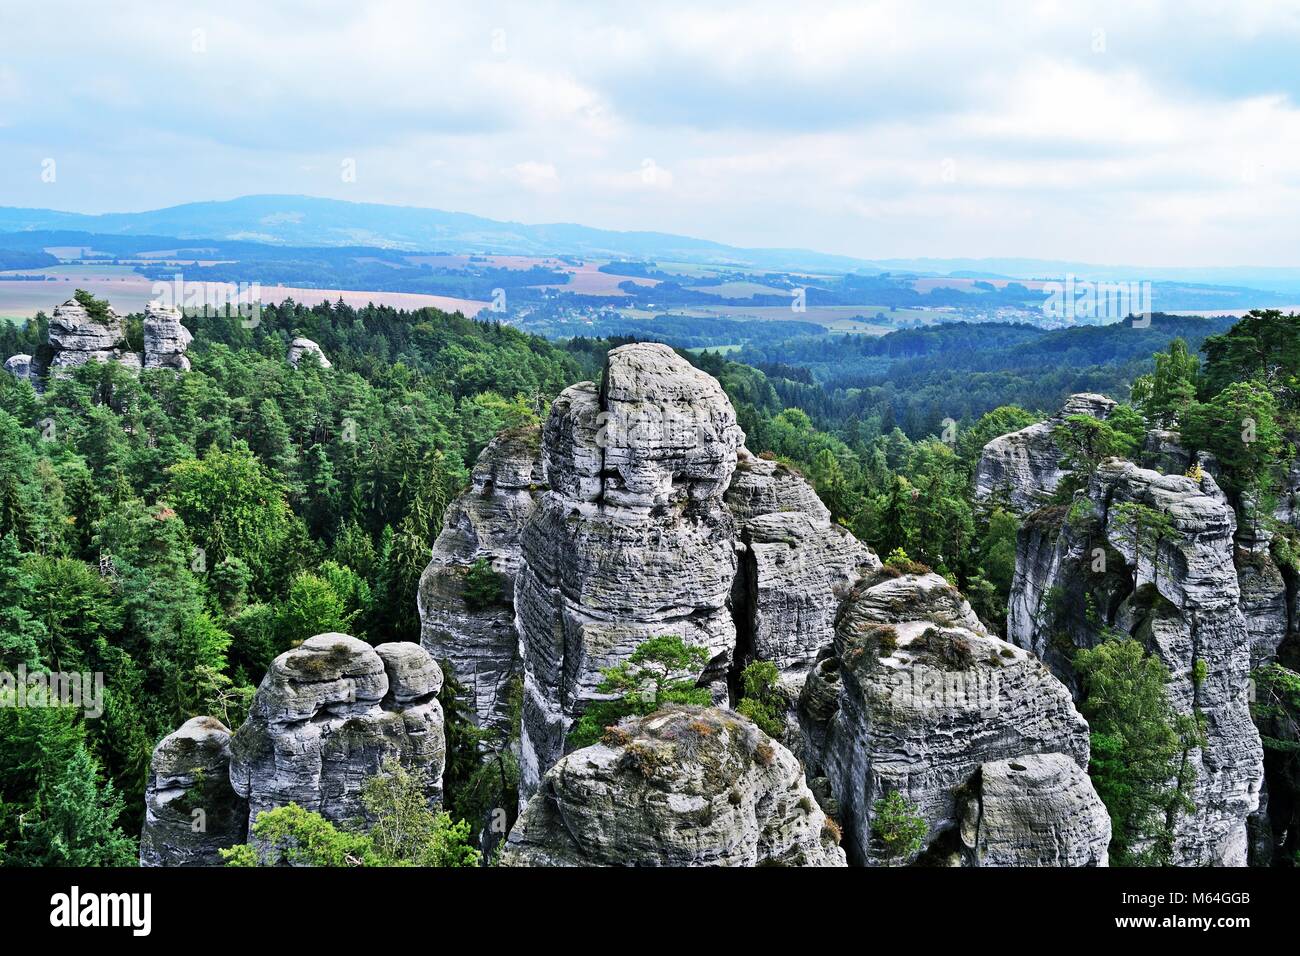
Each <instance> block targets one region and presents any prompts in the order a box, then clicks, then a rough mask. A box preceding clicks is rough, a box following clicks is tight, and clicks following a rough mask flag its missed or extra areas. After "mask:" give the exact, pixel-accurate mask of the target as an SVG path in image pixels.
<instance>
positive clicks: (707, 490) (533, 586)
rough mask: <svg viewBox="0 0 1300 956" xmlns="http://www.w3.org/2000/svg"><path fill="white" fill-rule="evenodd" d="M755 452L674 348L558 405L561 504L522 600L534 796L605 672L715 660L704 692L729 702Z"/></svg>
mask: <svg viewBox="0 0 1300 956" xmlns="http://www.w3.org/2000/svg"><path fill="white" fill-rule="evenodd" d="M743 440H744V435H743V433H742V432H741V430H740V428H739V427H738V426H737V425H736V416H735V411H734V410H733V409H732V407H731V402H730V401H728V399H727V396H726V394H725V393H724V392H723V391H722V387H721V386H720V385H719V384H718V382H717V381H716V380H715V379H713V378H711V377H710V376H708V375H706V374H705V373H703V372H700V371H698V370H696V369H695V368H693V367H692V366H691V365H690V364H689V363H687V362H686V361H685V360H683V359H681V358H679V357H678V356H677V355H676V354H675V353H674V352H673V351H672V350H671V349H669V348H667V347H666V346H661V345H650V344H637V345H627V346H623V347H622V348H617V349H614V350H612V351H611V352H610V353H609V356H608V359H607V362H606V366H605V370H604V375H603V376H602V381H601V386H600V388H599V389H597V387H596V386H595V385H594V384H593V383H590V382H583V383H580V384H578V385H574V386H571V387H570V388H567V389H565V391H564V392H563V393H561V394H560V396H559V397H558V398H557V399H556V400H555V403H554V405H553V406H552V409H551V414H550V417H549V418H548V420H547V422H546V425H545V429H544V432H543V440H542V462H543V470H544V473H545V480H546V483H547V485H548V490H547V491H545V492H544V493H543V494H542V495H541V497H540V499H539V501H538V502H537V506H536V509H535V510H534V512H533V514H532V516H531V518H530V519H529V521H528V524H527V525H526V526H525V528H524V531H523V535H522V542H523V557H524V566H523V568H522V571H521V573H520V575H519V580H518V583H517V585H516V591H515V601H516V605H517V615H518V625H519V630H520V635H521V641H522V653H523V663H524V717H523V728H522V754H521V761H522V768H521V769H522V781H521V791H522V793H523V794H524V795H525V796H526V795H528V794H531V793H532V792H533V790H535V789H536V787H537V786H538V784H539V783H540V781H541V776H542V774H543V773H544V772H545V771H546V770H547V769H548V768H550V767H551V766H552V765H553V764H554V763H555V762H556V761H557V760H558V759H559V758H560V756H561V755H562V754H563V752H564V739H565V735H566V733H567V731H568V728H569V726H570V724H571V723H572V721H573V719H574V718H575V717H577V716H578V715H579V714H580V713H581V712H582V710H583V709H584V708H585V706H586V705H587V703H588V702H589V701H591V700H594V699H596V697H597V696H598V692H597V690H596V688H597V685H598V684H599V683H600V680H601V674H600V672H601V669H602V668H605V667H610V666H613V665H614V664H617V663H618V662H619V661H621V660H624V659H626V658H627V657H628V656H630V655H631V653H632V652H633V651H634V650H635V649H636V648H637V646H639V645H640V644H641V643H643V642H644V641H646V640H648V639H649V638H651V637H655V636H659V635H665V634H671V635H676V636H678V637H681V638H682V639H683V640H684V641H685V642H686V643H687V644H692V645H697V646H701V647H704V648H707V649H708V651H709V654H710V656H711V663H710V665H709V666H708V667H707V668H706V672H705V673H704V674H702V675H700V680H701V682H702V683H704V684H712V685H713V686H714V688H715V699H725V694H726V688H725V682H724V678H725V676H726V673H727V669H728V667H729V665H730V663H731V660H732V651H733V649H734V647H735V644H736V628H735V624H734V623H733V621H732V618H731V615H730V612H729V609H728V598H729V596H730V593H731V586H732V580H733V578H734V577H735V572H736V553H735V546H734V540H735V522H734V519H733V518H732V516H731V513H730V512H729V511H728V510H727V508H726V506H725V505H724V504H723V501H722V495H723V492H724V491H725V490H726V488H727V485H728V482H729V481H730V479H731V475H732V471H733V470H734V469H735V466H736V456H737V451H738V449H739V448H740V445H741V443H742V441H743Z"/></svg>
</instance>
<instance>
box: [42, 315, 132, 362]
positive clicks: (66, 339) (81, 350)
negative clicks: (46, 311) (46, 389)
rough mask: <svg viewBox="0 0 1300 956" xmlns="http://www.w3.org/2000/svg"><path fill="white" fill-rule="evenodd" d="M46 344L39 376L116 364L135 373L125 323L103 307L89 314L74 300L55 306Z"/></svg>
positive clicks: (118, 316)
mask: <svg viewBox="0 0 1300 956" xmlns="http://www.w3.org/2000/svg"><path fill="white" fill-rule="evenodd" d="M49 344H50V349H51V351H52V355H51V357H50V358H49V360H48V364H47V365H46V367H44V368H42V369H40V370H39V373H40V374H42V375H43V374H45V373H46V372H48V374H50V375H53V376H55V377H58V376H61V375H68V374H70V373H71V372H72V370H73V369H77V368H80V367H81V366H83V365H85V364H86V363H87V362H117V363H119V364H122V365H124V366H126V367H127V368H129V369H131V370H133V371H135V370H138V369H139V368H140V365H141V359H140V356H139V355H137V354H135V353H133V352H131V351H130V350H129V349H128V348H127V344H126V323H125V322H124V321H123V319H122V317H121V316H120V315H118V314H117V313H116V312H114V311H113V309H112V308H111V307H108V306H105V307H104V309H103V311H102V312H100V313H98V314H94V315H92V314H91V313H90V312H88V311H87V310H86V307H85V306H83V305H82V304H81V303H80V302H78V301H77V300H76V299H75V298H74V299H69V300H68V301H67V302H65V303H63V304H62V305H60V306H58V307H57V308H55V310H54V314H53V315H52V316H50V326H49Z"/></svg>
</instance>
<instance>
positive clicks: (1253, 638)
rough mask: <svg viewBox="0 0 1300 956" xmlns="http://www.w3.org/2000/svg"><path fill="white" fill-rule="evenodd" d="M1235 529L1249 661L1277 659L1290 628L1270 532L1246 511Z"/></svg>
mask: <svg viewBox="0 0 1300 956" xmlns="http://www.w3.org/2000/svg"><path fill="white" fill-rule="evenodd" d="M1243 513H1245V514H1246V517H1245V518H1244V519H1243V520H1242V521H1241V524H1240V526H1239V527H1238V529H1237V539H1236V544H1237V550H1236V553H1235V559H1236V565H1237V586H1238V588H1239V589H1240V591H1241V601H1240V605H1241V613H1242V615H1243V616H1244V617H1245V619H1246V629H1247V630H1248V631H1249V632H1250V663H1251V666H1252V667H1259V666H1261V665H1263V664H1267V663H1268V662H1270V661H1273V660H1276V659H1277V654H1278V649H1279V648H1280V647H1281V646H1282V642H1283V641H1285V640H1286V638H1287V635H1288V634H1289V633H1290V628H1291V608H1290V596H1289V591H1288V588H1287V582H1286V578H1285V577H1284V576H1283V574H1282V571H1281V569H1280V568H1279V567H1278V566H1277V562H1276V561H1274V560H1273V555H1272V553H1271V550H1270V544H1271V542H1272V540H1273V535H1272V534H1271V533H1270V532H1269V531H1267V530H1266V529H1265V528H1264V527H1263V526H1262V525H1261V524H1260V523H1259V522H1258V521H1257V520H1254V519H1253V516H1252V515H1251V514H1250V513H1248V512H1243Z"/></svg>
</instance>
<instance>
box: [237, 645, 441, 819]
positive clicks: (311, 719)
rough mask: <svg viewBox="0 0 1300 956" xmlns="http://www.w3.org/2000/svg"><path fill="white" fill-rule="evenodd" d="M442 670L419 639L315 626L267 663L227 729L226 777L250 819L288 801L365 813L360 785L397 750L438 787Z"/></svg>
mask: <svg viewBox="0 0 1300 956" xmlns="http://www.w3.org/2000/svg"><path fill="white" fill-rule="evenodd" d="M441 688H442V671H441V670H440V669H439V667H438V665H437V663H436V662H435V661H434V660H433V659H432V658H431V657H429V655H428V653H427V652H426V651H424V650H423V649H422V648H420V646H419V645H417V644H409V643H392V644H381V645H379V646H378V647H371V646H370V645H369V644H366V643H365V642H364V641H359V640H357V639H356V638H354V637H349V636H347V635H346V634H318V635H316V636H315V637H312V638H309V639H308V640H306V641H304V642H303V643H302V644H301V645H299V646H298V647H297V648H295V649H293V650H291V651H287V652H286V653H284V654H281V655H280V656H279V657H277V658H276V659H275V661H274V662H273V663H272V664H271V669H270V670H269V671H268V672H267V674H266V676H265V677H264V678H263V679H262V683H261V685H260V686H259V687H258V689H257V695H256V697H255V698H254V699H253V706H252V710H251V711H250V713H249V717H248V720H247V721H246V722H245V723H244V725H243V726H242V727H240V728H239V730H238V731H237V732H236V733H235V735H234V737H233V738H232V739H231V743H230V750H231V763H230V780H231V783H232V785H233V786H234V789H235V792H236V793H238V794H239V796H241V797H243V798H244V799H246V800H247V801H248V810H249V824H250V826H251V824H252V823H253V822H254V821H255V820H256V819H257V815H258V814H259V813H261V812H262V811H263V810H272V809H274V808H276V807H280V806H284V805H285V804H288V803H290V802H293V803H297V804H298V805H299V806H301V807H304V808H305V809H308V810H314V811H316V812H318V813H320V814H321V815H323V816H324V817H326V818H327V819H329V820H331V821H333V822H335V823H345V822H349V821H353V820H356V819H359V818H361V817H363V815H364V814H363V808H362V805H361V799H360V797H361V789H362V787H363V786H364V785H365V782H366V780H367V779H368V778H370V777H371V776H374V775H375V774H377V773H379V771H380V768H381V767H382V765H383V763H384V761H385V760H386V759H389V758H395V759H396V760H398V761H399V762H400V763H401V764H402V765H403V766H404V767H406V768H407V769H410V770H415V771H421V772H423V773H424V775H425V779H426V782H427V787H428V790H427V792H428V795H429V798H430V800H431V801H432V800H439V799H441V796H442V770H443V763H444V760H445V756H446V743H445V739H444V735H443V716H442V707H441V705H440V704H439V703H438V701H437V693H438V691H439V690H441Z"/></svg>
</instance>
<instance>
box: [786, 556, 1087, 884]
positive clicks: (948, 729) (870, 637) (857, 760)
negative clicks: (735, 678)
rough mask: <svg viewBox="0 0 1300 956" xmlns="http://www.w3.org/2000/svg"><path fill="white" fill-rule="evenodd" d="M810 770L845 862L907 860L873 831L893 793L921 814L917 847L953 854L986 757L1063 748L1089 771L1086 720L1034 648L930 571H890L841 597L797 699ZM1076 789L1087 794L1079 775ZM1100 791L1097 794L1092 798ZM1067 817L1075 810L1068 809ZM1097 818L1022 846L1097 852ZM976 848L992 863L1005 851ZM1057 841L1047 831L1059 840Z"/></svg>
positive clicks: (1044, 855) (1047, 853) (1024, 849)
mask: <svg viewBox="0 0 1300 956" xmlns="http://www.w3.org/2000/svg"><path fill="white" fill-rule="evenodd" d="M801 713H802V716H803V721H804V725H805V733H806V736H807V738H808V741H809V744H808V748H809V750H808V754H807V755H806V758H805V762H806V763H807V764H808V765H809V775H810V776H811V777H825V778H826V780H827V784H828V786H829V789H830V792H831V795H832V797H833V799H834V802H835V805H836V807H837V809H838V811H839V813H840V823H841V825H842V826H843V828H844V841H845V842H844V845H845V849H846V851H847V853H848V857H849V860H850V861H851V862H854V863H859V864H867V865H873V864H881V863H887V862H905V861H906V860H909V859H912V858H914V857H915V855H917V854H908V855H907V856H906V857H905V859H904V860H899V859H896V858H895V857H894V854H895V853H896V851H894V850H891V849H890V848H889V847H887V846H886V845H884V844H883V843H882V842H881V840H880V838H879V835H878V834H876V833H875V832H873V824H874V822H875V820H876V817H877V816H878V814H879V812H880V806H881V805H880V801H882V800H883V799H885V798H886V797H888V796H889V795H890V794H891V793H893V792H895V791H897V792H900V793H902V794H903V796H904V798H905V799H906V800H907V801H908V802H909V803H910V804H911V805H913V806H914V807H915V808H916V813H917V814H918V815H919V816H920V818H921V819H922V820H923V821H924V823H925V837H924V839H923V841H922V848H921V850H920V851H918V853H919V855H922V856H928V857H932V858H935V859H944V858H946V857H948V856H950V855H953V854H959V843H958V840H957V837H958V835H959V832H960V828H961V826H962V823H963V820H964V819H965V813H966V807H965V804H966V801H967V799H968V794H969V793H970V791H971V789H972V787H973V786H974V785H975V784H976V783H977V780H978V775H979V772H980V769H981V767H982V766H983V765H985V764H989V763H993V762H997V761H1003V760H1013V759H1014V760H1023V759H1024V758H1028V757H1031V756H1033V755H1036V754H1059V755H1062V756H1063V758H1064V759H1066V760H1068V761H1070V762H1071V763H1073V764H1074V765H1076V766H1077V767H1078V768H1079V769H1080V771H1082V770H1083V769H1084V768H1086V767H1087V763H1088V753H1089V741H1088V726H1087V724H1086V723H1085V721H1084V720H1083V718H1082V717H1080V716H1079V714H1078V712H1077V711H1076V710H1075V708H1074V704H1073V702H1072V700H1071V698H1070V694H1069V692H1068V691H1067V689H1066V688H1065V687H1064V686H1062V685H1061V683H1060V682H1059V681H1057V680H1056V678H1054V677H1053V676H1052V675H1051V674H1050V673H1049V672H1048V671H1047V669H1046V668H1045V667H1044V666H1043V665H1042V663H1041V662H1040V661H1039V660H1038V659H1037V658H1035V657H1034V656H1033V655H1032V654H1030V653H1028V652H1027V651H1024V650H1022V649H1019V648H1015V647H1012V646H1011V645H1010V644H1008V643H1006V642H1005V641H1002V640H999V639H998V638H996V637H993V636H991V635H990V634H988V633H987V632H986V631H985V630H984V627H983V625H981V624H980V622H979V619H978V618H977V617H976V616H975V614H974V612H973V611H972V610H971V608H970V605H969V604H967V603H966V601H965V600H964V599H963V598H962V597H961V595H960V594H959V593H958V592H957V591H956V589H954V588H953V587H952V586H951V585H950V584H949V583H948V582H947V581H945V580H944V579H943V578H941V577H939V576H938V575H936V574H932V573H926V574H919V575H917V574H905V575H900V574H899V573H898V572H897V571H895V570H894V569H892V568H886V569H884V570H883V571H882V573H880V574H879V575H877V576H876V578H875V579H872V580H867V581H864V582H863V583H862V584H861V585H859V586H858V588H857V589H856V591H855V593H854V595H853V596H852V597H851V598H850V599H849V600H848V602H847V603H846V604H845V605H844V608H843V611H842V613H841V615H840V619H839V623H838V626H837V628H836V631H835V641H834V645H833V647H832V648H830V649H828V650H827V651H825V652H823V654H822V657H821V660H820V661H819V662H818V663H817V666H816V667H815V668H814V669H813V671H812V673H811V674H810V675H809V677H808V681H807V684H806V685H805V688H804V693H803V698H802V701H801ZM1076 783H1077V784H1078V789H1080V790H1083V791H1090V790H1091V784H1090V783H1088V782H1087V780H1086V777H1085V778H1084V779H1083V780H1082V782H1079V781H1076ZM1090 799H1091V800H1095V794H1093V795H1092V797H1091V798H1090ZM1063 812H1066V815H1067V816H1068V815H1069V812H1068V811H1063ZM1096 837H1097V834H1096V832H1095V828H1088V827H1081V828H1078V829H1077V830H1075V831H1072V833H1071V834H1067V835H1063V836H1062V839H1064V840H1065V841H1066V843H1067V844H1068V846H1061V845H1058V844H1055V843H1053V844H1051V845H1050V846H1049V845H1044V846H1037V845H1035V846H1034V847H1033V848H1030V847H1029V846H1028V837H1026V840H1025V844H1024V845H1022V846H1021V847H1020V848H1019V849H1018V850H1017V851H1016V852H1017V853H1018V854H1019V856H1020V857H1021V858H1029V857H1031V856H1033V857H1034V858H1035V859H1038V860H1047V859H1056V860H1060V861H1064V860H1066V859H1072V858H1080V857H1084V856H1087V857H1090V858H1091V857H1094V856H1095V853H1094V852H1093V849H1094V844H1095V842H1096ZM973 839H974V840H975V842H974V844H973V850H972V852H973V853H974V857H973V858H972V857H971V856H970V854H969V853H968V854H967V858H968V860H970V859H974V860H976V861H980V862H982V865H997V864H998V863H999V862H1001V861H1003V860H1004V859H1006V858H1008V857H1007V854H1008V853H1009V852H1010V851H1004V850H1003V849H998V850H993V849H988V847H991V846H992V845H993V844H994V843H997V844H999V845H1001V842H1002V841H1003V840H1005V839H1008V838H1007V837H1005V835H1004V836H998V837H996V838H995V837H986V843H985V846H986V851H987V852H984V853H981V852H980V851H979V846H980V844H979V837H978V833H977V834H976V837H975V838H973ZM1053 839H1055V837H1054V838H1053Z"/></svg>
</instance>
